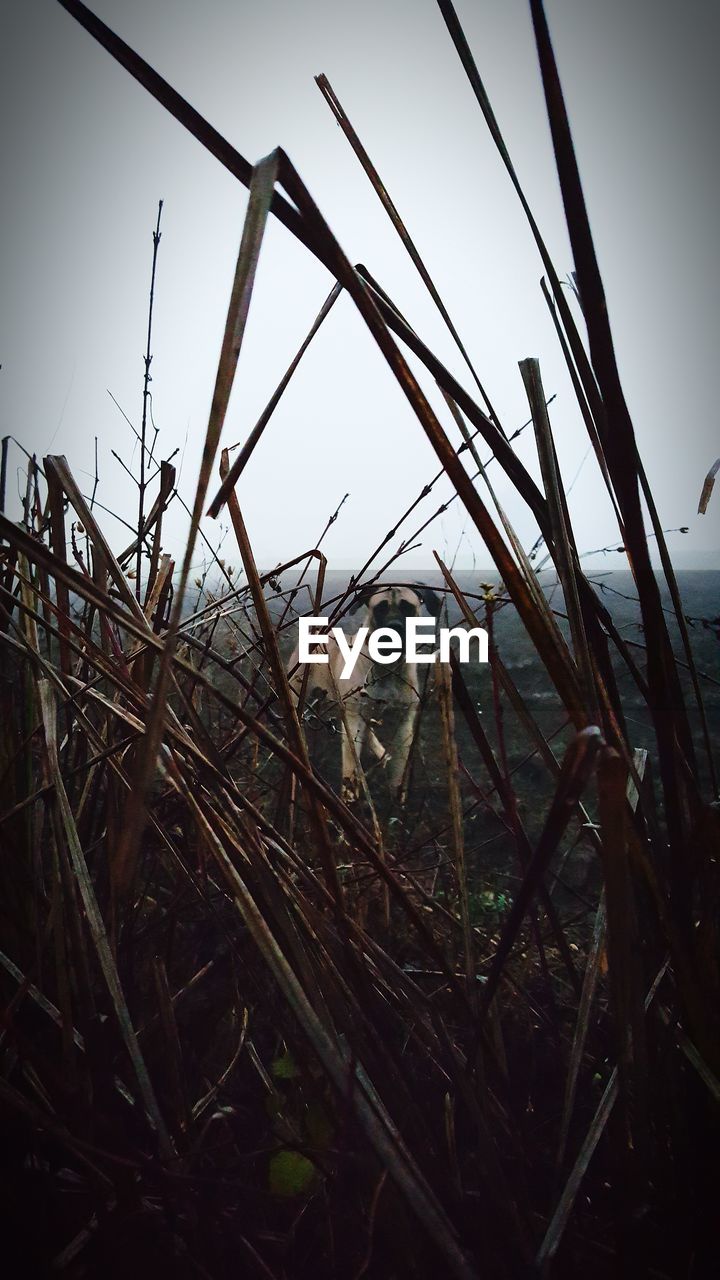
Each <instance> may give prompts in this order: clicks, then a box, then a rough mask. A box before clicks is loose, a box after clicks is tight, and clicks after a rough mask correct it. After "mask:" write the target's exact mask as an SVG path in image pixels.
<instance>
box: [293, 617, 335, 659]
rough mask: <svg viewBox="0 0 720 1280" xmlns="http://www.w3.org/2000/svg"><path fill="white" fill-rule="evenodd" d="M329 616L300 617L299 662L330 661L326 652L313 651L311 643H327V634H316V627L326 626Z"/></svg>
mask: <svg viewBox="0 0 720 1280" xmlns="http://www.w3.org/2000/svg"><path fill="white" fill-rule="evenodd" d="M327 624H328V620H327V618H298V627H299V631H298V661H299V662H319V663H325V664H327V662H328V661H329V659H328V655H327V654H326V653H311V652H310V645H311V644H315V645H319V644H322V645H327V642H328V637H327V635H324V636H323V635H316V634H315V631H314V628H315V627H326V626H327Z"/></svg>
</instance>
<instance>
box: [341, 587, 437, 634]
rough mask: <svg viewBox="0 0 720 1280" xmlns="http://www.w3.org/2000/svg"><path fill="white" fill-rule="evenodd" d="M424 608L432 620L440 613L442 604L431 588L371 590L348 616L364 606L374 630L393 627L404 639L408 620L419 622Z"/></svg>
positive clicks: (361, 594)
mask: <svg viewBox="0 0 720 1280" xmlns="http://www.w3.org/2000/svg"><path fill="white" fill-rule="evenodd" d="M423 605H425V608H426V609H427V611H428V613H430V614H432V615H433V617H437V616H438V614H439V613H440V609H441V602H440V600H439V599H438V597H437V596H436V594H435V592H434V591H431V589H430V588H429V587H368V588H367V589H366V590H364V591H360V592H358V594H357V595H356V596H355V599H354V600H353V602H352V604H351V606H350V609H349V612H350V613H357V610H358V609H361V608H363V606H364V607H365V608H366V609H367V617H366V619H365V625H366V626H368V627H370V629H371V630H373V631H374V630H375V629H376V628H377V627H392V628H393V630H394V631H399V632H400V634H401V635H404V633H405V627H406V623H407V620H408V618H418V617H419V616H420V613H421V611H422V607H423Z"/></svg>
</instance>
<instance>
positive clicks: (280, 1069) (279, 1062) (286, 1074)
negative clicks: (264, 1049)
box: [270, 1049, 300, 1080]
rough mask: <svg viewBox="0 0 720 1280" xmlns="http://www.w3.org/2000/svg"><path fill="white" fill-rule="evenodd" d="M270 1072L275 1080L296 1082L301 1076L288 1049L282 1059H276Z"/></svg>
mask: <svg viewBox="0 0 720 1280" xmlns="http://www.w3.org/2000/svg"><path fill="white" fill-rule="evenodd" d="M270 1071H271V1073H272V1076H273V1079H274V1080H294V1079H295V1078H296V1077H297V1076H299V1075H300V1072H299V1070H298V1068H297V1067H296V1065H295V1059H294V1058H293V1056H292V1054H291V1052H290V1050H289V1049H286V1050H285V1052H284V1053H283V1054H282V1056H281V1057H280V1058H275V1060H274V1062H273V1064H272V1066H271V1067H270Z"/></svg>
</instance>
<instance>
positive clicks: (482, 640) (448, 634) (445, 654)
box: [440, 627, 488, 662]
mask: <svg viewBox="0 0 720 1280" xmlns="http://www.w3.org/2000/svg"><path fill="white" fill-rule="evenodd" d="M452 639H457V640H458V641H459V649H460V652H459V653H458V659H459V661H460V662H469V661H470V641H471V640H477V642H478V662H487V660H488V635H487V631H485V630H484V629H483V628H482V627H473V628H472V629H471V630H470V631H466V630H465V628H464V627H443V628H442V630H441V632H440V661H441V662H449V661H450V641H451V640H452Z"/></svg>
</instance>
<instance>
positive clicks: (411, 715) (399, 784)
mask: <svg viewBox="0 0 720 1280" xmlns="http://www.w3.org/2000/svg"><path fill="white" fill-rule="evenodd" d="M416 715H417V708H416V706H415V705H413V704H410V706H408V707H406V709H405V711H404V714H403V718H402V720H401V722H400V724H399V725H398V730H397V734H396V735H395V739H394V741H393V744H392V747H391V752H390V763H389V765H388V782H389V784H390V786H391V788H392V790H393V791H400V789H401V788H402V796H401V799H402V800H403V801H404V799H405V792H406V791H407V777H406V774H407V765H408V760H409V758H410V750H411V747H412V744H413V738H414V737H415V718H416Z"/></svg>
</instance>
